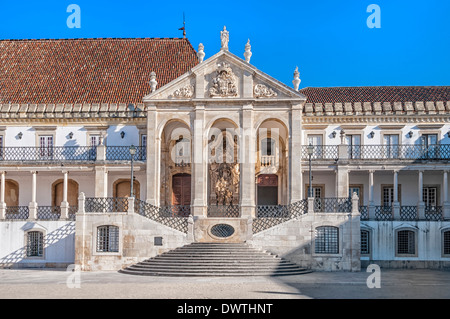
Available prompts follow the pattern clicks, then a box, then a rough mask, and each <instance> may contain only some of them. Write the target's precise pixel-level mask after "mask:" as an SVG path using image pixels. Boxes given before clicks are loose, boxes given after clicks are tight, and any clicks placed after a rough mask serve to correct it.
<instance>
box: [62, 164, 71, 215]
mask: <svg viewBox="0 0 450 319" xmlns="http://www.w3.org/2000/svg"><path fill="white" fill-rule="evenodd" d="M62 173H63V174H64V182H63V200H62V202H61V218H62V219H67V218H69V202H68V201H67V192H68V186H69V185H68V183H69V181H68V174H69V172H68V171H63V172H62Z"/></svg>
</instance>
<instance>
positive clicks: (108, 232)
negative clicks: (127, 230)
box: [97, 225, 119, 252]
mask: <svg viewBox="0 0 450 319" xmlns="http://www.w3.org/2000/svg"><path fill="white" fill-rule="evenodd" d="M118 251H119V227H117V226H111V225H106V226H100V227H98V228H97V252H118Z"/></svg>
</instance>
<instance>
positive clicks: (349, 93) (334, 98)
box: [300, 86, 450, 104]
mask: <svg viewBox="0 0 450 319" xmlns="http://www.w3.org/2000/svg"><path fill="white" fill-rule="evenodd" d="M300 92H301V93H303V94H304V95H306V96H307V100H306V101H307V103H323V104H324V103H355V102H371V103H374V102H381V103H383V102H390V103H394V102H417V101H433V102H437V101H450V86H368V87H317V88H314V87H307V88H304V89H301V90H300Z"/></svg>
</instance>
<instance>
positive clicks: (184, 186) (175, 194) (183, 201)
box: [172, 174, 191, 206]
mask: <svg viewBox="0 0 450 319" xmlns="http://www.w3.org/2000/svg"><path fill="white" fill-rule="evenodd" d="M172 205H182V206H189V205H191V175H190V174H175V175H173V176H172Z"/></svg>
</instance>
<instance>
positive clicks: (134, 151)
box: [130, 145, 136, 197]
mask: <svg viewBox="0 0 450 319" xmlns="http://www.w3.org/2000/svg"><path fill="white" fill-rule="evenodd" d="M135 154H136V147H135V146H134V145H131V146H130V155H131V182H130V197H134V195H133V184H134V183H133V182H134V181H133V179H134V177H133V159H134V155H135Z"/></svg>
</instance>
